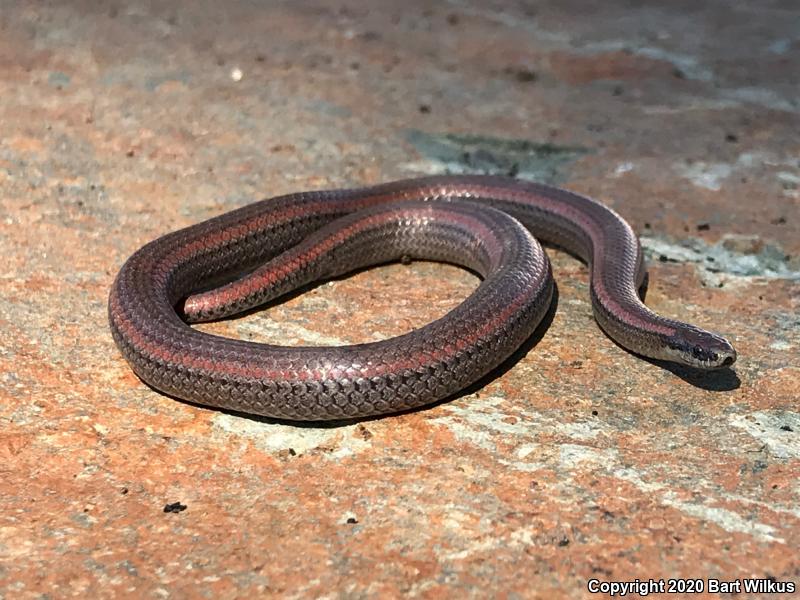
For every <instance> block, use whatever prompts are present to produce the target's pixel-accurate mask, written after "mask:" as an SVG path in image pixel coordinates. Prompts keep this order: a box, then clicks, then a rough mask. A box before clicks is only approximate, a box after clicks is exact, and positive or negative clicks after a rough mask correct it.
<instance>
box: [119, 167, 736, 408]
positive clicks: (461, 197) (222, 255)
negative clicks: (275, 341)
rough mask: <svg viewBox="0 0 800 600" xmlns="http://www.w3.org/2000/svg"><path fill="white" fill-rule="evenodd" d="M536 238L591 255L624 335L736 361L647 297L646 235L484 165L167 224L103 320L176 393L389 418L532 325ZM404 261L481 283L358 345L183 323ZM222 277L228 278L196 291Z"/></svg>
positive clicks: (515, 343) (624, 339)
mask: <svg viewBox="0 0 800 600" xmlns="http://www.w3.org/2000/svg"><path fill="white" fill-rule="evenodd" d="M535 238H540V239H542V240H543V241H545V242H548V243H551V244H555V245H558V246H561V247H563V248H565V249H566V250H568V251H569V252H571V253H573V254H575V255H577V256H578V257H580V258H581V259H583V260H584V261H586V262H587V263H588V264H589V266H590V268H591V296H592V305H593V307H594V313H595V317H596V319H597V321H598V323H599V324H600V326H601V327H602V328H603V330H604V331H605V332H606V333H607V334H608V335H609V336H610V337H611V338H613V339H614V340H615V341H617V342H618V343H619V344H620V345H622V346H624V347H625V348H628V349H629V350H631V351H632V352H635V353H637V354H641V355H644V356H647V357H651V358H656V359H662V360H668V361H673V362H678V363H682V364H686V365H689V366H692V367H695V368H700V369H714V368H718V367H723V366H728V365H731V364H733V362H734V361H735V359H736V352H735V350H734V349H733V347H732V346H731V345H730V344H729V343H728V342H727V341H726V340H725V339H724V338H722V337H720V336H717V335H715V334H712V333H709V332H707V331H704V330H702V329H699V328H697V327H694V326H692V325H688V324H686V323H681V322H678V321H673V320H670V319H665V318H663V317H660V316H658V315H656V314H654V313H653V312H652V311H650V310H649V309H648V308H647V307H646V306H645V305H644V304H643V303H642V301H641V299H640V297H639V293H638V291H639V290H640V288H641V287H642V286H643V285H644V283H645V279H646V269H645V264H644V259H643V257H642V252H641V248H640V246H639V241H638V239H637V237H636V235H635V234H634V233H633V230H632V229H631V227H630V226H629V225H628V224H627V223H626V222H625V221H624V220H623V219H622V218H620V217H619V216H618V215H617V214H616V213H615V212H614V211H612V210H611V209H610V208H608V207H606V206H604V205H602V204H600V203H598V202H595V201H594V200H591V199H589V198H586V197H583V196H580V195H577V194H574V193H571V192H567V191H565V190H561V189H558V188H554V187H549V186H545V185H540V184H535V183H530V182H523V181H519V180H514V179H506V178H500V177H489V176H441V177H428V178H422V179H414V180H407V181H398V182H394V183H389V184H384V185H378V186H374V187H368V188H360V189H353V190H335V191H323V192H307V193H298V194H290V195H287V196H282V197H279V198H274V199H270V200H263V201H261V202H257V203H255V204H251V205H248V206H245V207H243V208H240V209H238V210H234V211H231V212H229V213H226V214H224V215H221V216H219V217H216V218H213V219H210V220H208V221H205V222H203V223H199V224H197V225H193V226H191V227H187V228H185V229H181V230H180V231H176V232H174V233H170V234H168V235H165V236H164V237H161V238H159V239H157V240H155V241H153V242H151V243H149V244H147V245H146V246H144V247H143V248H141V249H140V250H138V251H137V252H136V253H135V254H134V255H133V256H131V257H130V259H128V261H127V262H126V263H125V264H124V265H123V267H122V269H121V270H120V272H119V274H118V275H117V278H116V280H115V282H114V285H113V287H112V289H111V294H110V298H109V305H108V308H109V320H110V324H111V331H112V333H113V336H114V340H115V341H116V343H117V346H118V347H119V348H120V350H121V352H122V354H123V355H124V356H125V358H126V359H127V360H128V362H129V363H130V364H131V366H132V367H133V369H134V371H135V372H136V373H137V374H138V375H139V377H141V378H142V379H143V380H144V381H145V382H147V383H149V384H150V385H152V386H153V387H155V388H157V389H159V390H161V391H163V392H166V393H168V394H172V395H174V396H177V397H179V398H183V399H185V400H190V401H193V402H198V403H201V404H207V405H211V406H217V407H221V408H227V409H232V410H237V411H242V412H247V413H253V414H259V415H265V416H270V417H277V418H283V419H292V420H325V419H340V418H349V417H356V416H365V415H375V414H382V413H389V412H396V411H399V410H403V409H408V408H413V407H417V406H422V405H424V404H428V403H430V402H434V401H436V400H439V399H441V398H445V397H447V396H449V395H451V394H453V393H455V392H457V391H458V390H461V389H463V388H464V387H466V386H467V385H469V384H470V383H472V382H474V381H476V380H477V379H479V378H480V377H481V376H483V375H484V374H486V373H487V372H489V371H490V370H491V369H493V368H495V367H496V366H497V365H499V364H500V363H501V362H502V361H503V360H505V359H506V358H507V357H508V356H509V355H510V354H511V353H512V352H513V351H514V350H515V349H517V348H518V347H519V345H520V344H521V343H522V342H523V341H524V340H525V339H526V338H527V337H528V336H530V335H531V333H532V332H533V330H534V329H535V328H536V326H537V325H538V324H539V322H540V321H541V320H542V318H543V317H544V315H545V314H546V312H547V310H548V308H549V305H550V302H551V297H552V292H553V281H552V276H551V273H550V263H549V261H548V259H547V256H546V255H545V253H544V252H543V250H542V248H541V246H540V245H539V243H538V242H537V241H536V239H535ZM403 257H411V258H420V259H430V260H437V261H446V262H452V263H455V264H459V265H462V266H464V267H467V268H469V269H472V270H474V271H475V272H477V273H478V274H479V275H480V276H481V278H482V282H481V284H480V285H479V286H478V288H477V289H476V291H475V292H474V293H473V294H472V295H471V296H470V297H469V298H467V300H465V301H464V302H463V303H462V304H461V305H459V306H458V307H456V308H455V309H453V310H452V311H451V312H450V313H448V314H447V315H445V316H444V317H442V318H441V319H438V320H437V321H434V322H433V323H430V324H428V325H426V326H424V327H422V328H420V329H417V330H415V331H412V332H410V333H408V334H406V335H402V336H399V337H396V338H392V339H388V340H384V341H380V342H375V343H368V344H357V345H353V346H342V347H285V346H274V345H266V344H257V343H253V342H247V341H243V340H235V339H228V338H223V337H219V336H214V335H210V334H207V333H203V332H200V331H197V330H195V329H192V328H191V327H189V325H187V323H186V322H187V321H188V322H197V321H204V320H211V319H217V318H221V317H225V316H230V315H233V314H237V313H239V312H242V311H244V310H247V309H249V308H252V307H254V306H258V305H260V304H263V303H265V302H268V301H269V300H272V299H274V298H277V297H279V296H281V295H283V294H286V293H288V292H290V291H292V290H295V289H298V288H299V287H302V286H303V285H306V284H308V283H311V282H314V281H317V280H319V279H324V278H329V277H333V276H336V275H340V274H343V273H347V272H349V271H352V270H354V269H358V268H362V267H365V266H369V265H374V264H379V263H384V262H387V261H390V260H397V259H400V258H403ZM242 273H247V274H246V275H243V276H242ZM236 277H238V279H237V278H236ZM221 281H223V282H224V281H228V282H229V283H227V284H225V285H223V286H222V287H219V288H216V289H212V290H211V291H205V292H199V291H200V290H203V289H207V288H208V286H209V285H211V284H215V283H219V282H221ZM178 311H180V312H182V317H181V316H179V312H178Z"/></svg>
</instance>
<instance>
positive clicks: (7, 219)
mask: <svg viewBox="0 0 800 600" xmlns="http://www.w3.org/2000/svg"><path fill="white" fill-rule="evenodd" d="M797 32H798V22H797V11H796V6H795V5H794V3H793V2H791V1H789V0H785V1H780V0H768V1H765V2H760V3H747V2H726V1H723V0H711V1H709V2H704V3H697V2H685V1H678V2H668V3H664V2H655V1H648V2H638V3H630V2H622V1H620V0H610V1H607V2H596V3H587V2H582V1H579V0H569V1H567V2H564V1H558V2H557V1H555V0H548V1H546V2H540V3H535V4H531V3H525V2H521V1H518V2H515V1H508V2H499V1H491V0H490V1H486V2H484V1H477V0H449V1H447V2H441V3H434V4H433V5H431V4H430V3H427V2H421V1H419V0H409V1H407V2H403V3H395V2H391V1H389V0H378V1H376V2H370V3H367V2H363V3H354V2H350V3H339V2H335V3H330V2H325V1H322V0H303V1H300V2H275V3H271V4H267V3H263V4H259V3H251V2H245V1H239V0H236V1H232V2H225V3H221V2H220V3H214V2H169V3H168V2H162V3H159V2H152V3H150V2H148V3H126V2H122V3H117V2H113V3H96V2H88V1H86V0H84V1H79V0H78V1H75V2H68V3H67V2H65V3H53V4H51V5H48V6H47V7H45V5H44V4H42V3H38V2H26V1H22V2H12V1H11V0H2V1H0V207H2V219H1V220H0V251H1V252H2V256H3V259H4V264H3V267H2V268H1V269H0V277H1V281H2V283H1V284H0V330H2V332H3V335H2V336H1V337H0V398H1V399H2V401H1V402H0V598H9V599H10V598H31V599H32V598H43V597H51V598H64V597H75V598H99V597H112V596H115V597H130V598H165V597H172V598H194V597H198V598H201V597H214V598H233V597H239V596H241V597H248V596H252V595H254V594H256V595H261V596H266V595H275V596H280V597H289V598H310V597H321V598H388V597H399V596H408V597H426V598H445V597H453V598H483V597H489V596H495V597H504V598H539V597H541V598H552V597H570V598H583V597H586V595H587V588H586V586H587V582H588V581H589V580H590V579H599V580H601V581H619V580H625V581H627V580H633V579H635V578H640V579H645V580H646V579H649V578H653V579H656V580H658V579H662V578H663V579H669V578H678V577H687V578H706V579H707V578H718V579H729V580H733V579H736V578H744V577H760V578H774V579H775V580H777V581H794V582H796V584H800V559H798V556H800V551H799V550H800V548H798V546H799V545H800V543H799V542H798V540H800V484H799V483H798V482H799V481H800V408H798V397H800V347H799V344H800V319H799V318H798V311H799V310H800V290H799V287H800V286H799V285H798V278H799V277H800V259H798V257H800V212H798V204H799V203H800V189H799V186H800V137H798V135H797V134H798V131H800V103H799V102H798V97H799V96H798V93H797V91H798V86H800V38H798V33H797ZM445 171H453V172H485V171H490V172H504V173H510V174H515V175H517V176H519V177H531V178H537V179H542V180H548V181H554V182H557V183H559V184H561V185H564V186H565V187H569V188H571V189H573V190H576V191H579V192H583V193H587V194H589V195H592V196H594V197H597V198H599V199H602V200H603V201H605V202H607V203H609V204H610V205H611V206H613V207H614V208H615V209H616V210H618V211H619V212H620V213H622V214H623V215H625V216H626V217H627V218H628V219H629V220H630V222H631V223H632V224H633V226H634V228H635V229H636V230H637V231H638V232H640V233H641V234H642V237H643V243H644V245H645V247H646V248H647V251H648V253H649V256H650V259H651V269H650V275H651V285H650V293H649V295H648V303H649V304H650V306H652V307H653V308H654V309H655V310H656V311H658V312H661V313H663V314H665V315H668V316H674V317H678V318H682V319H685V320H688V321H691V322H694V323H697V324H698V325H701V326H703V327H707V328H709V329H712V330H717V331H720V332H721V333H724V334H725V335H727V336H729V337H730V339H731V340H732V341H734V343H735V344H736V345H737V348H738V350H739V356H740V358H739V361H738V363H737V364H736V366H735V369H734V371H732V372H731V371H729V372H724V373H720V374H712V375H705V376H697V375H694V374H691V373H686V372H683V371H680V370H677V371H674V372H673V371H670V370H665V369H662V368H660V367H658V366H656V365H653V364H650V363H648V362H645V361H642V360H640V359H638V358H636V357H635V356H632V355H630V354H628V353H626V352H624V351H623V350H621V349H620V348H618V347H617V346H615V345H614V344H613V343H612V342H611V341H610V340H609V339H608V338H606V337H605V336H603V335H602V333H601V332H600V331H599V329H598V328H597V326H596V325H595V323H594V322H593V318H592V314H591V307H590V304H589V300H588V289H587V275H586V269H585V267H583V266H582V265H580V264H579V263H577V262H576V261H574V260H573V259H571V258H569V257H567V256H564V255H562V254H560V253H558V252H552V253H551V256H552V258H553V262H554V269H555V272H556V277H557V279H558V281H559V291H560V297H559V303H558V304H559V305H558V311H557V313H556V315H555V317H554V319H553V322H552V324H551V325H550V327H549V329H547V330H546V331H545V332H544V334H543V337H542V339H541V340H540V341H539V342H538V343H537V344H536V345H534V346H533V347H532V348H531V349H530V350H529V351H528V352H527V354H526V355H525V356H523V357H521V358H519V359H518V360H517V361H516V362H515V363H514V364H513V365H511V366H510V368H508V369H506V370H505V371H504V372H502V373H498V374H497V376H496V377H495V378H493V379H492V380H491V381H489V382H487V383H486V385H485V386H484V387H482V388H481V389H479V390H478V391H475V392H473V393H470V394H466V395H462V396H460V397H458V398H455V399H453V400H452V401H450V402H446V403H442V404H440V405H438V406H435V407H432V408H430V409H427V410H422V411H418V412H414V413H410V414H404V415H399V416H394V417H388V418H382V419H376V420H367V421H361V422H356V423H337V424H332V425H324V426H318V425H292V424H286V423H276V422H270V421H266V420H260V419H253V418H247V417H242V416H239V415H232V414H225V413H221V412H217V411H214V410H209V409H205V408H202V407H198V406H193V405H189V404H185V403H180V402H176V401H174V400H171V399H169V398H167V397H164V396H162V395H160V394H158V393H156V392H154V391H153V390H151V389H149V388H148V387H146V386H145V385H143V384H142V383H141V382H140V381H139V380H138V379H137V378H136V377H135V376H134V375H133V373H132V372H131V371H130V369H129V368H128V366H127V364H126V363H125V362H124V361H123V359H122V358H121V356H120V355H119V353H118V352H117V351H116V348H115V347H114V344H113V342H112V340H111V336H110V334H109V331H108V327H107V322H106V313H105V311H106V298H107V293H108V289H109V286H110V284H111V282H112V280H113V277H114V275H115V273H116V271H117V269H118V268H119V267H120V265H121V264H122V262H123V261H124V260H125V258H126V257H127V256H128V255H130V254H131V253H132V252H133V251H134V250H135V249H136V248H138V247H139V246H140V245H142V244H143V243H145V242H147V241H149V240H151V239H153V238H155V237H157V236H159V235H161V234H163V233H165V232H167V231H170V230H173V229H175V228H178V227H180V226H184V225H188V224H191V223H195V222H197V221H199V220H202V219H205V218H208V217H210V216H213V215H216V214H219V213H221V212H224V211H226V210H230V209H232V208H234V207H237V206H240V205H242V204H244V203H247V202H250V201H252V200H255V199H259V198H261V197H264V196H270V195H275V194H279V193H284V192H290V191H297V190H302V189H313V188H328V187H339V186H344V185H348V186H349V185H356V186H357V185H363V184H368V183H376V182H379V181H385V180H391V179H397V178H402V177H409V176H414V175H419V174H423V173H439V172H445ZM476 284H477V281H476V280H475V278H474V277H473V276H471V275H470V274H468V273H465V272H463V271H461V270H459V269H456V268H453V267H448V266H444V265H434V264H427V263H414V264H412V265H410V266H403V265H392V266H387V267H383V268H379V269H373V270H370V271H367V272H363V273H359V274H358V275H355V276H353V277H350V278H346V279H342V280H338V281H335V282H332V283H326V284H323V285H320V286H319V287H317V288H316V289H314V290H313V291H311V292H309V293H307V294H305V295H301V296H298V297H296V298H293V299H292V300H291V301H289V302H287V303H286V304H283V305H280V306H276V307H273V308H270V309H269V310H267V311H262V312H257V313H255V314H252V315H249V316H247V317H245V318H242V319H239V320H234V321H227V322H224V323H216V324H211V325H207V326H204V328H205V329H207V330H210V331H215V332H218V333H224V334H226V335H231V336H239V337H243V338H246V339H254V340H260V341H272V342H275V343H284V344H320V343H325V344H329V343H332V344H343V343H354V342H363V341H370V340H375V339H381V338H385V337H388V336H392V335H397V334H400V333H403V332H406V331H409V330H411V329H412V328H414V327H417V326H419V325H421V324H423V323H425V322H427V321H430V320H432V319H434V318H436V317H438V316H441V315H443V314H444V313H445V312H446V311H447V310H448V309H449V308H451V307H453V306H455V305H456V304H457V303H458V302H459V301H460V300H461V299H462V298H464V297H465V296H466V295H467V294H468V293H469V292H470V290H471V289H473V288H474V286H475V285H476ZM714 597H716V596H714Z"/></svg>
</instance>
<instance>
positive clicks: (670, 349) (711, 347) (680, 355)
mask: <svg viewBox="0 0 800 600" xmlns="http://www.w3.org/2000/svg"><path fill="white" fill-rule="evenodd" d="M667 354H668V356H669V360H672V361H674V362H677V363H680V364H684V365H688V366H690V367H694V368H695V369H706V370H707V369H719V368H722V367H729V366H731V365H732V364H733V363H734V362H736V349H735V348H734V347H733V346H732V345H731V343H730V342H729V341H728V340H726V339H725V338H724V337H722V336H720V335H717V334H716V333H711V332H710V331H706V330H704V329H699V328H698V327H692V326H690V325H684V326H683V327H681V328H680V329H678V330H677V331H676V332H675V333H674V334H673V335H672V336H671V337H670V338H669V341H668V344H667Z"/></svg>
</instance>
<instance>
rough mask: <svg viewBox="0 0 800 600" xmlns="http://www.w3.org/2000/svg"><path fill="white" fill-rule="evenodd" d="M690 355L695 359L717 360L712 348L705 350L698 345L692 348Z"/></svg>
mask: <svg viewBox="0 0 800 600" xmlns="http://www.w3.org/2000/svg"><path fill="white" fill-rule="evenodd" d="M692 356H693V357H694V358H696V359H697V360H710V361H715V360H717V353H716V352H714V351H713V350H706V349H705V348H702V347H700V346H695V347H694V348H692Z"/></svg>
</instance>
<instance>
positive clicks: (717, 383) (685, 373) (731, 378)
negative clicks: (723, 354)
mask: <svg viewBox="0 0 800 600" xmlns="http://www.w3.org/2000/svg"><path fill="white" fill-rule="evenodd" d="M641 358H642V360H645V361H647V362H649V363H650V364H652V365H655V366H657V367H661V368H662V369H664V370H665V371H669V372H670V373H672V374H673V375H676V376H678V377H680V378H681V379H683V380H684V381H685V382H686V383H688V384H690V385H693V386H695V387H698V388H701V389H704V390H708V391H711V392H730V391H732V390H736V389H739V387H740V386H741V385H742V381H741V379H739V376H738V375H737V374H736V371H734V370H733V369H731V368H730V367H724V368H722V369H714V370H713V371H704V370H703V369H693V368H692V367H687V366H685V365H679V364H677V363H672V362H669V361H666V360H655V359H652V358H647V357H641Z"/></svg>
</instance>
